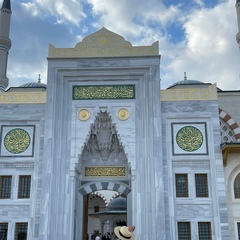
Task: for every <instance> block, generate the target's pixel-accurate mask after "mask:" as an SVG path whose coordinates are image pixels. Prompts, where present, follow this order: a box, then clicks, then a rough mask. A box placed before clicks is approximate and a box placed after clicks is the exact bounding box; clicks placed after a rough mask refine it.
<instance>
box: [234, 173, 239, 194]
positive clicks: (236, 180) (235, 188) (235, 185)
mask: <svg viewBox="0 0 240 240" xmlns="http://www.w3.org/2000/svg"><path fill="white" fill-rule="evenodd" d="M234 196H235V198H240V173H239V174H238V175H237V176H236V178H235V181H234Z"/></svg>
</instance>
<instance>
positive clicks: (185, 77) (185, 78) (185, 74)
mask: <svg viewBox="0 0 240 240" xmlns="http://www.w3.org/2000/svg"><path fill="white" fill-rule="evenodd" d="M185 80H187V73H186V72H184V81H185Z"/></svg>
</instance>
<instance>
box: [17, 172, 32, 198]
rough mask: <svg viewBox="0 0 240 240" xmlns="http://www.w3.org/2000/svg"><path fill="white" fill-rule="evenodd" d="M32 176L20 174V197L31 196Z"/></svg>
mask: <svg viewBox="0 0 240 240" xmlns="http://www.w3.org/2000/svg"><path fill="white" fill-rule="evenodd" d="M30 188H31V176H19V183H18V198H30Z"/></svg>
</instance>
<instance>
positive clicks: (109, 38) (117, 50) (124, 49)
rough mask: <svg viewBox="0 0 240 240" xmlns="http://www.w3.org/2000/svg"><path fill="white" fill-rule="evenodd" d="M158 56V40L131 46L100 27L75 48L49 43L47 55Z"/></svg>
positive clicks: (68, 56) (116, 35)
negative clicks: (147, 44)
mask: <svg viewBox="0 0 240 240" xmlns="http://www.w3.org/2000/svg"><path fill="white" fill-rule="evenodd" d="M120 56H159V47H158V42H155V43H153V44H152V45H151V46H136V47H135V46H132V44H131V43H130V42H128V41H126V40H125V39H124V38H123V37H122V36H120V35H118V34H116V33H114V32H111V31H109V30H108V29H106V28H102V29H100V30H99V31H97V32H95V33H93V34H90V35H89V36H87V37H85V38H84V39H83V40H82V42H79V43H78V44H77V45H76V46H75V48H56V47H55V46H53V45H51V44H50V45H49V50H48V57H49V58H57V57H65V58H70V57H120Z"/></svg>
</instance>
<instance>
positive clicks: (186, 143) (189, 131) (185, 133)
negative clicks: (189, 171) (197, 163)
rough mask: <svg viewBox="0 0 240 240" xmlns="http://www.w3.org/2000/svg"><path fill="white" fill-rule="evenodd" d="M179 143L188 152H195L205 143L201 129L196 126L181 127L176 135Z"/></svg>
mask: <svg viewBox="0 0 240 240" xmlns="http://www.w3.org/2000/svg"><path fill="white" fill-rule="evenodd" d="M176 142H177V145H178V146H179V147H180V148H181V149H182V150H184V151H186V152H194V151H196V150H198V149H199V148H200V147H201V146H202V144H203V135H202V133H201V131H200V130H199V129H198V128H196V127H194V126H185V127H183V128H181V129H180V130H179V131H178V132H177V135H176Z"/></svg>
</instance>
